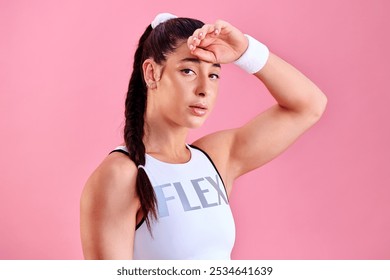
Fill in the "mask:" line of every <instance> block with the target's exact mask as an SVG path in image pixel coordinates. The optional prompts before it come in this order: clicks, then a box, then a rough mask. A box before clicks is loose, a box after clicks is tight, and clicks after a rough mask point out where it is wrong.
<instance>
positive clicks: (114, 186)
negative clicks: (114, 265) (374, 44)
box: [80, 153, 139, 259]
mask: <svg viewBox="0 0 390 280" xmlns="http://www.w3.org/2000/svg"><path fill="white" fill-rule="evenodd" d="M136 171H137V170H136V167H135V166H134V164H133V163H132V162H131V161H130V160H129V159H128V158H127V157H126V156H124V155H122V154H119V153H113V154H111V155H109V156H108V157H107V158H106V159H105V160H104V161H103V163H102V164H101V165H100V166H99V167H98V168H97V169H96V171H95V172H94V173H93V174H92V175H91V177H90V178H89V179H88V181H87V183H86V185H85V188H84V190H83V193H82V196H81V205H80V211H81V216H80V222H81V225H80V228H81V241H82V245H83V252H84V257H85V258H86V259H132V258H133V243H134V233H135V226H136V214H137V210H138V208H139V201H138V199H137V196H136V193H135V178H136V177H135V176H136Z"/></svg>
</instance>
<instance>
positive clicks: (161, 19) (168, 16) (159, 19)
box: [151, 13, 177, 29]
mask: <svg viewBox="0 0 390 280" xmlns="http://www.w3.org/2000/svg"><path fill="white" fill-rule="evenodd" d="M171 18H177V16H175V15H172V14H170V13H161V14H158V15H157V16H156V17H155V18H154V20H153V21H152V23H151V25H152V28H153V29H155V28H156V26H157V25H159V24H160V23H163V22H166V21H167V20H169V19H171Z"/></svg>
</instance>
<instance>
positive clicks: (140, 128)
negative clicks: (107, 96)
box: [124, 18, 204, 231]
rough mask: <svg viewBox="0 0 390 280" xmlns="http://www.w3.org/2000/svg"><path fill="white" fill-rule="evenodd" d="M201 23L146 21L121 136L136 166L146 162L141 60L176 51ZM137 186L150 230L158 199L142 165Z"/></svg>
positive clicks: (159, 60)
mask: <svg viewBox="0 0 390 280" xmlns="http://www.w3.org/2000/svg"><path fill="white" fill-rule="evenodd" d="M203 25H204V23H203V22H201V21H199V20H195V19H190V18H174V19H170V20H168V21H166V22H164V23H160V24H159V25H158V26H156V28H155V29H152V27H151V26H150V25H149V26H148V27H147V28H146V30H145V32H144V33H143V34H142V36H141V38H140V40H139V43H138V47H137V50H136V51H135V54H134V64H133V72H132V75H131V78H130V82H129V88H128V91H127V96H126V103H125V118H126V122H125V128H124V140H125V143H126V147H127V149H128V151H129V157H130V159H131V160H132V161H133V162H134V163H135V165H136V166H140V165H145V145H144V143H143V137H144V125H145V121H144V116H145V111H146V100H147V88H146V83H145V80H144V77H143V71H142V64H143V62H144V61H145V60H146V59H148V58H153V59H154V61H155V62H156V63H158V64H161V63H163V62H164V61H166V58H167V55H169V54H170V53H172V52H174V51H175V49H176V47H177V46H178V44H179V43H180V41H184V40H186V39H187V38H188V37H189V36H191V35H192V34H193V32H194V31H195V30H196V29H198V28H200V27H202V26H203ZM136 189H137V195H138V197H139V199H140V202H141V209H142V212H143V215H144V219H145V222H146V225H147V227H148V229H149V231H150V230H151V226H150V222H151V220H150V218H152V219H157V205H156V204H157V201H156V196H155V193H154V190H153V186H152V184H151V183H150V180H149V178H148V176H147V174H146V172H145V170H144V169H143V168H138V174H137V181H136Z"/></svg>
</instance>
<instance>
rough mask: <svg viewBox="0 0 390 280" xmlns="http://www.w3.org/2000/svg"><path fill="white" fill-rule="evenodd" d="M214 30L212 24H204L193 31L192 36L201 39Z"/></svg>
mask: <svg viewBox="0 0 390 280" xmlns="http://www.w3.org/2000/svg"><path fill="white" fill-rule="evenodd" d="M212 32H214V25H213V24H205V25H203V26H202V27H201V28H198V29H196V30H195V31H194V33H193V36H194V37H197V38H199V39H200V40H203V39H204V38H205V37H206V35H207V34H210V33H212Z"/></svg>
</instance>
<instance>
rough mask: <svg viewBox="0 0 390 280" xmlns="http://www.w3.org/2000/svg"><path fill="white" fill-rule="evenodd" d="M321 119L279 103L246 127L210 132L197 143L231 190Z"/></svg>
mask: <svg viewBox="0 0 390 280" xmlns="http://www.w3.org/2000/svg"><path fill="white" fill-rule="evenodd" d="M318 118H319V117H318V116H315V115H314V114H311V113H307V114H306V113H296V112H293V111H290V110H287V109H285V108H283V107H281V106H279V105H278V104H277V105H274V106H272V107H271V108H269V109H267V110H266V111H264V112H262V113H260V114H259V115H257V116H256V117H255V118H253V119H252V120H251V121H249V122H248V123H247V124H245V125H244V126H242V127H239V128H235V129H230V130H224V131H219V132H216V133H213V134H210V135H207V136H205V137H203V138H201V139H199V140H197V141H196V142H194V145H196V146H199V147H200V148H202V149H204V150H205V151H206V152H207V153H208V154H209V155H210V157H211V158H212V159H213V160H214V161H215V164H216V166H217V168H218V169H219V170H220V173H221V176H222V177H223V179H224V181H225V182H226V184H227V188H228V190H229V191H230V189H231V187H232V183H233V181H234V180H235V179H236V178H237V177H239V176H241V175H243V174H245V173H247V172H249V171H251V170H253V169H256V168H258V167H260V166H262V165H264V164H265V163H267V162H269V161H270V160H272V159H273V158H275V157H276V156H278V155H279V154H281V153H282V152H283V151H284V150H285V149H287V148H288V147H289V146H290V145H291V144H292V143H294V141H295V140H296V139H297V138H298V137H299V136H300V135H302V134H303V133H304V132H305V131H306V130H307V129H308V128H309V127H310V126H312V125H313V124H314V123H315V122H316V120H318Z"/></svg>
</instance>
